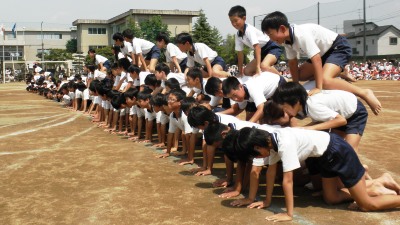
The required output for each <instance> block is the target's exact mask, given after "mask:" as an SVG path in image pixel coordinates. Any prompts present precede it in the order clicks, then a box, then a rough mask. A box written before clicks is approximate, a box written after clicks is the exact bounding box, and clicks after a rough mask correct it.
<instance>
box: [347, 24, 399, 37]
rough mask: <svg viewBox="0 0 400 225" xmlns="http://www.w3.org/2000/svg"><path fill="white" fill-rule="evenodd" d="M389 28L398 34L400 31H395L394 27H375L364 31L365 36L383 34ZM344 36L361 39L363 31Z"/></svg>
mask: <svg viewBox="0 0 400 225" xmlns="http://www.w3.org/2000/svg"><path fill="white" fill-rule="evenodd" d="M391 28H392V29H394V30H396V31H397V32H398V33H400V30H399V29H397V28H396V27H395V26H393V25H386V26H377V27H375V28H374V29H372V30H367V31H365V36H377V35H380V34H382V33H383V32H385V31H386V30H388V29H391ZM346 36H347V38H356V37H363V36H364V31H360V32H358V33H355V32H351V33H348V34H347V35H346Z"/></svg>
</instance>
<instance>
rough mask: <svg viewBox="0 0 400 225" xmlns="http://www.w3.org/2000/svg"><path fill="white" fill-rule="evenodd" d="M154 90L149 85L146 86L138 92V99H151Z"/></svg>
mask: <svg viewBox="0 0 400 225" xmlns="http://www.w3.org/2000/svg"><path fill="white" fill-rule="evenodd" d="M152 92H153V90H151V89H150V88H149V87H146V86H145V87H144V89H143V91H140V92H139V93H138V94H137V99H138V100H139V99H140V100H146V99H149V100H150V99H151V93H152Z"/></svg>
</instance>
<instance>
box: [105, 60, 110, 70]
mask: <svg viewBox="0 0 400 225" xmlns="http://www.w3.org/2000/svg"><path fill="white" fill-rule="evenodd" d="M103 66H104V67H105V68H107V70H109V69H111V62H110V60H107V61H105V62H103Z"/></svg>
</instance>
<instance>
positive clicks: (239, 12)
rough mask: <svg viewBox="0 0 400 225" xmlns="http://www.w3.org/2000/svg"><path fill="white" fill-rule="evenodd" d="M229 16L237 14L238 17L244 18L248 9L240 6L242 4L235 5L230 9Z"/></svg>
mask: <svg viewBox="0 0 400 225" xmlns="http://www.w3.org/2000/svg"><path fill="white" fill-rule="evenodd" d="M228 16H229V17H231V16H237V17H240V18H243V17H245V16H246V9H245V8H244V7H243V6H240V5H236V6H233V7H232V8H231V9H230V10H229V13H228Z"/></svg>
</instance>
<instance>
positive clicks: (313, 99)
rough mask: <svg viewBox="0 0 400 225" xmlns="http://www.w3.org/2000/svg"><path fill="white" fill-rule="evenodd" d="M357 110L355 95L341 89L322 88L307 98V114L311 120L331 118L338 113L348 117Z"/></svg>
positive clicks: (320, 120) (321, 120)
mask: <svg viewBox="0 0 400 225" xmlns="http://www.w3.org/2000/svg"><path fill="white" fill-rule="evenodd" d="M356 110H357V97H356V96H355V95H354V94H353V93H350V92H347V91H342V90H322V91H321V92H319V93H318V94H315V95H312V96H310V97H308V99H307V114H308V116H309V117H310V118H311V119H312V120H313V121H319V122H325V121H329V120H333V119H334V118H335V117H336V116H337V115H338V114H339V115H341V116H343V117H344V118H346V119H348V118H350V117H351V116H352V115H353V114H354V112H355V111H356Z"/></svg>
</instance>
